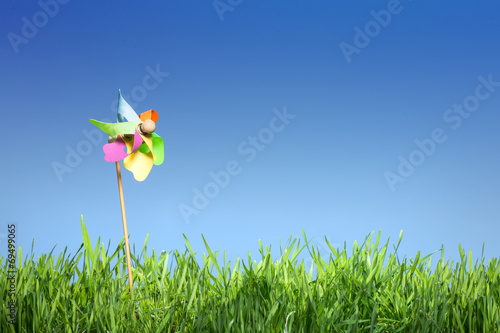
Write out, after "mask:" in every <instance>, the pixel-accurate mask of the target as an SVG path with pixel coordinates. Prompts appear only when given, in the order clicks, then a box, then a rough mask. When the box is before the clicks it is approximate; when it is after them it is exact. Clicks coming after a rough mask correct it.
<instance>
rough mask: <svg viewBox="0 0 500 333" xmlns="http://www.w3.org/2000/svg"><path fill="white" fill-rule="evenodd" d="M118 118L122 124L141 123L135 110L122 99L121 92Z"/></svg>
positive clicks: (119, 93) (120, 94)
mask: <svg viewBox="0 0 500 333" xmlns="http://www.w3.org/2000/svg"><path fill="white" fill-rule="evenodd" d="M116 118H117V119H118V121H119V122H120V123H124V122H128V121H134V122H137V121H140V120H141V119H140V118H139V116H138V115H137V113H135V111H134V109H132V107H131V106H130V105H129V104H128V103H127V101H126V100H125V99H124V98H123V97H122V93H121V91H119V92H118V114H117V115H116Z"/></svg>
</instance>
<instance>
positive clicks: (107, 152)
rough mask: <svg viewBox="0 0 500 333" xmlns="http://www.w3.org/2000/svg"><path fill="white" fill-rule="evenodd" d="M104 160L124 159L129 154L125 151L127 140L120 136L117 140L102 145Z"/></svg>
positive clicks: (115, 160)
mask: <svg viewBox="0 0 500 333" xmlns="http://www.w3.org/2000/svg"><path fill="white" fill-rule="evenodd" d="M102 150H103V151H104V160H105V161H106V162H117V161H121V160H123V159H124V158H125V157H127V156H128V155H129V154H127V153H126V152H125V142H123V140H122V138H121V137H118V138H117V139H116V141H115V142H111V143H107V144H105V145H104V146H103V147H102Z"/></svg>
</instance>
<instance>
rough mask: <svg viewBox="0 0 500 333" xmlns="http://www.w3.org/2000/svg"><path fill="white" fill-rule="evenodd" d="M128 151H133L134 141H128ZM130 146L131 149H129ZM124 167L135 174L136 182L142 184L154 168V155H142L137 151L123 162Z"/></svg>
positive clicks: (149, 153)
mask: <svg viewBox="0 0 500 333" xmlns="http://www.w3.org/2000/svg"><path fill="white" fill-rule="evenodd" d="M126 144H127V150H128V151H130V150H131V149H132V140H130V141H127V142H126ZM129 145H130V147H129ZM123 166H124V167H125V168H126V169H127V170H129V171H130V172H132V173H133V174H134V178H135V180H137V181H139V182H142V181H143V180H144V179H146V178H147V177H148V175H149V172H150V171H151V169H152V168H153V153H151V152H148V153H142V152H140V151H138V150H136V151H135V152H134V153H132V154H131V155H129V156H127V157H126V158H125V159H124V160H123Z"/></svg>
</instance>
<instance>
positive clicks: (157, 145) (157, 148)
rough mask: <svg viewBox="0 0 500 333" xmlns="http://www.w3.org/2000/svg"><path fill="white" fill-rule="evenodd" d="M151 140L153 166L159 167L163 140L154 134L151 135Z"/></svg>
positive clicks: (161, 161) (161, 158) (162, 156)
mask: <svg viewBox="0 0 500 333" xmlns="http://www.w3.org/2000/svg"><path fill="white" fill-rule="evenodd" d="M151 139H152V141H153V157H154V161H153V163H154V165H160V164H162V163H163V159H164V157H165V156H164V152H163V139H162V138H161V137H160V136H159V135H158V134H156V133H152V134H151Z"/></svg>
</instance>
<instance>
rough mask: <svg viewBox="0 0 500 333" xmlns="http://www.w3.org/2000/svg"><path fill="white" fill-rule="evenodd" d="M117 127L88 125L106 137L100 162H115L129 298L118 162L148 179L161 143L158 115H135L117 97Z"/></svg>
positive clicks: (151, 112)
mask: <svg viewBox="0 0 500 333" xmlns="http://www.w3.org/2000/svg"><path fill="white" fill-rule="evenodd" d="M117 120H118V122H117V123H103V122H100V121H97V120H94V119H90V122H91V123H92V124H94V125H95V126H97V127H98V128H99V129H101V130H102V131H103V132H104V133H106V134H108V135H109V139H108V143H107V144H105V145H104V147H103V150H104V154H105V155H104V160H105V161H108V162H116V174H117V177H118V191H119V193H120V205H121V210H122V220H123V233H124V235H125V249H126V255H127V266H128V276H129V287H130V296H131V297H132V289H133V285H134V283H133V279H132V266H131V264H130V246H129V242H128V231H127V218H126V216H125V202H124V200H123V187H122V178H121V172H120V161H121V160H123V165H124V166H125V168H126V169H128V170H130V171H131V172H132V173H133V174H134V178H135V179H136V180H138V181H143V180H144V179H146V177H147V176H148V175H149V172H150V171H151V169H152V167H153V164H155V165H160V164H162V163H163V139H162V138H161V137H159V136H158V135H157V134H156V133H154V131H155V129H156V121H157V120H158V113H156V112H155V110H149V111H146V112H143V113H141V114H140V115H137V114H136V113H135V111H134V110H133V109H132V107H131V106H130V105H129V104H128V103H127V102H126V101H125V99H123V97H122V95H121V93H120V92H119V93H118V114H117Z"/></svg>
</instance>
